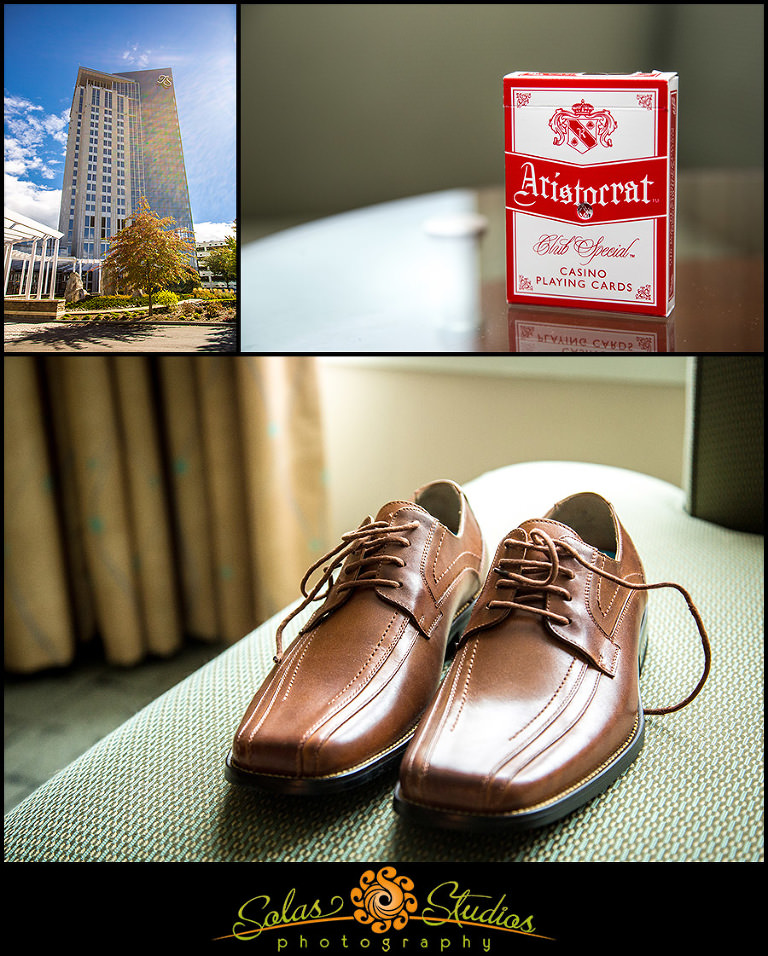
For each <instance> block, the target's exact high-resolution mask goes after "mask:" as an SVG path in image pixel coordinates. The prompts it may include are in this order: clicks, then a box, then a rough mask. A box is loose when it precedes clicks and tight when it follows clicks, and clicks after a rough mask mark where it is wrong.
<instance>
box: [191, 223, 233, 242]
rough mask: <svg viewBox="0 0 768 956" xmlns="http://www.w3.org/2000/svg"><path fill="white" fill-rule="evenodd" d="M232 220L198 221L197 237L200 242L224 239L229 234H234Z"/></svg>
mask: <svg viewBox="0 0 768 956" xmlns="http://www.w3.org/2000/svg"><path fill="white" fill-rule="evenodd" d="M234 232H235V230H234V228H233V226H232V223H231V222H196V223H195V239H196V240H197V241H198V242H217V241H223V240H224V239H226V238H227V236H232V235H234Z"/></svg>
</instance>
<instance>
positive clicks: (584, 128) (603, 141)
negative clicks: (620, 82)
mask: <svg viewBox="0 0 768 956" xmlns="http://www.w3.org/2000/svg"><path fill="white" fill-rule="evenodd" d="M549 126H550V129H551V130H552V132H553V133H554V134H555V138H554V144H555V146H562V145H563V144H564V143H567V144H568V145H569V146H570V147H571V149H575V150H576V152H577V153H582V154H583V153H587V152H589V150H590V149H594V147H595V146H598V145H600V146H605V147H608V148H610V147H611V146H613V141H612V140H611V136H612V135H613V133H614V131H615V130H616V128H617V126H618V123H617V122H616V120H615V119H614V118H613V116H611V114H610V113H609V112H608V110H598V111H597V112H595V108H594V106H592V104H591V103H586V102H585V101H584V100H583V99H582V101H581V102H580V103H574V104H573V109H572V110H562V109H560V110H556V112H555V113H554V115H553V116H552V118H551V119H550V121H549Z"/></svg>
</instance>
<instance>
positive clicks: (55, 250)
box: [48, 238, 59, 299]
mask: <svg viewBox="0 0 768 956" xmlns="http://www.w3.org/2000/svg"><path fill="white" fill-rule="evenodd" d="M58 267H59V240H58V238H57V239H54V240H53V265H52V266H51V291H50V294H49V296H48V298H49V299H55V298H56V276H57V269H58Z"/></svg>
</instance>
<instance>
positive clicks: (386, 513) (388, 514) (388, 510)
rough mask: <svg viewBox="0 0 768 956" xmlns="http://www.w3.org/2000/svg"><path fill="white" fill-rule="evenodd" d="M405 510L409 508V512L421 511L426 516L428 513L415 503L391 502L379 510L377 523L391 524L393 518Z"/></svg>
mask: <svg viewBox="0 0 768 956" xmlns="http://www.w3.org/2000/svg"><path fill="white" fill-rule="evenodd" d="M403 508H408V510H409V511H421V512H423V513H424V514H426V513H427V512H426V511H425V510H424V508H422V506H421V505H417V504H416V502H414V501H390V502H389V503H388V504H386V505H383V506H382V507H381V508H380V509H379V511H378V513H377V515H376V521H387V522H390V521H392V518H393V516H394V515H395V514H397V512H398V511H401V510H402V509H403ZM404 520H407V519H404Z"/></svg>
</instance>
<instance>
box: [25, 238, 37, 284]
mask: <svg viewBox="0 0 768 956" xmlns="http://www.w3.org/2000/svg"><path fill="white" fill-rule="evenodd" d="M36 253H37V239H35V240H33V242H32V249H31V251H30V253H29V261H28V262H27V281H26V283H25V285H24V298H25V299H28V298H29V296H30V293H31V291H32V276H33V275H34V272H35V254H36Z"/></svg>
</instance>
